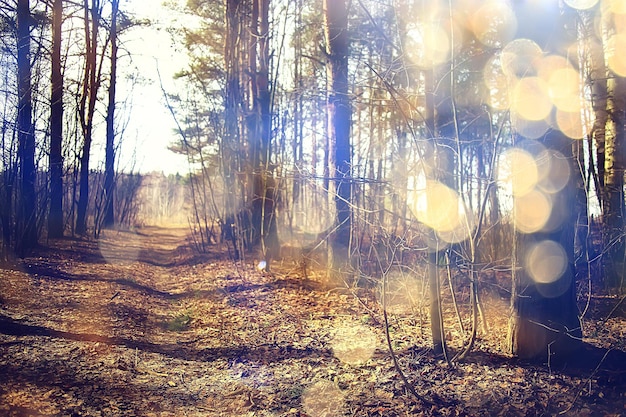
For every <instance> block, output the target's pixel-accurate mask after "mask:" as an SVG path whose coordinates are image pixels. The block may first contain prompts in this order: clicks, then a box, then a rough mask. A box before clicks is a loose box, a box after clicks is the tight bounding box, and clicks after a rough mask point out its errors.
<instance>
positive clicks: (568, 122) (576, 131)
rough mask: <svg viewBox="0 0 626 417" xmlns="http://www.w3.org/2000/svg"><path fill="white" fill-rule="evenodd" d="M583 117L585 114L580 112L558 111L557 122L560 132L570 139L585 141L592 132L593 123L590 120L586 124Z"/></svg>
mask: <svg viewBox="0 0 626 417" xmlns="http://www.w3.org/2000/svg"><path fill="white" fill-rule="evenodd" d="M583 117H584V115H583V112H582V111H580V110H579V111H576V112H569V111H563V110H561V109H558V110H557V111H556V116H555V120H556V124H557V126H558V127H559V130H560V131H561V132H563V134H564V135H565V136H567V137H568V138H571V139H584V138H585V137H586V136H587V134H588V133H589V132H590V131H591V128H592V126H593V121H592V120H589V121H587V122H586V123H585V121H584V120H583Z"/></svg>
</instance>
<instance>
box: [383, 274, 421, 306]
mask: <svg viewBox="0 0 626 417" xmlns="http://www.w3.org/2000/svg"><path fill="white" fill-rule="evenodd" d="M383 283H384V285H385V288H383V285H382V284H381V286H380V287H379V288H378V291H377V298H378V302H379V303H380V304H381V306H383V308H384V309H385V310H386V311H387V312H388V313H395V314H408V313H411V312H414V311H415V309H416V308H417V306H418V303H419V301H420V299H421V295H422V293H421V292H420V291H423V289H422V288H420V287H421V283H420V280H419V279H418V278H417V277H416V276H415V274H409V273H406V272H404V271H402V270H392V271H390V272H389V273H387V275H386V277H385V279H384V281H383Z"/></svg>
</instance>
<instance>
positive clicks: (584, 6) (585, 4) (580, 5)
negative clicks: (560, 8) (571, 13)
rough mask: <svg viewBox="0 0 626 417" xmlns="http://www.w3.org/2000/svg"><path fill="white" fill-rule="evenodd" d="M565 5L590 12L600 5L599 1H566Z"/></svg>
mask: <svg viewBox="0 0 626 417" xmlns="http://www.w3.org/2000/svg"><path fill="white" fill-rule="evenodd" d="M565 4H567V5H568V6H569V7H571V8H573V9H577V10H588V9H591V8H592V7H593V6H595V5H596V4H598V0H565Z"/></svg>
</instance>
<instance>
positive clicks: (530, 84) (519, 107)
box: [511, 77, 552, 120]
mask: <svg viewBox="0 0 626 417" xmlns="http://www.w3.org/2000/svg"><path fill="white" fill-rule="evenodd" d="M551 110H552V101H551V100H550V95H549V92H548V84H547V83H546V82H545V81H544V80H543V79H542V78H539V77H524V78H522V79H520V80H519V81H518V82H517V83H516V84H515V87H514V88H513V95H512V99H511V111H512V112H515V113H516V114H517V115H518V116H519V117H522V118H524V119H526V120H541V119H545V118H547V117H548V116H549V115H550V111H551Z"/></svg>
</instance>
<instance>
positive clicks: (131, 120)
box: [117, 0, 188, 175]
mask: <svg viewBox="0 0 626 417" xmlns="http://www.w3.org/2000/svg"><path fill="white" fill-rule="evenodd" d="M169 2H170V3H182V2H184V0H175V1H172V0H170V1H169ZM120 7H121V8H123V9H124V10H126V11H130V12H131V13H132V14H133V15H134V16H135V17H136V18H137V19H144V18H147V19H150V21H151V22H152V24H151V25H148V26H145V27H141V28H133V29H130V30H129V31H127V32H125V33H123V35H122V36H121V39H120V42H121V44H123V48H124V49H125V50H126V51H127V53H126V52H122V51H120V57H119V68H120V73H119V75H118V92H117V99H118V102H119V101H126V102H127V103H128V105H127V107H121V109H122V110H119V111H118V114H119V116H120V118H121V119H122V120H126V121H127V123H128V124H127V126H126V129H125V130H124V135H123V139H122V144H121V147H122V148H121V150H120V152H119V153H118V154H119V155H120V157H119V164H120V165H119V169H121V170H123V171H125V172H129V171H131V169H132V170H133V171H134V172H137V171H139V172H142V173H149V172H163V173H164V174H166V175H168V174H175V173H180V174H184V173H187V172H188V166H187V162H186V158H185V157H184V156H182V155H177V154H175V153H173V152H171V151H170V150H168V149H167V147H168V145H169V144H170V143H172V142H173V141H175V140H177V135H176V132H175V128H176V124H175V122H174V119H173V117H172V115H171V113H170V112H169V110H168V108H167V106H166V102H165V99H164V96H163V91H162V88H161V83H162V84H163V87H164V88H165V90H166V91H167V92H168V93H174V92H175V91H176V85H175V82H174V80H173V76H174V74H175V73H176V72H177V71H180V70H181V69H183V68H184V65H185V63H186V55H185V53H184V52H183V51H180V50H177V49H176V47H175V45H174V42H173V40H172V37H171V35H170V33H169V32H168V31H167V28H168V27H170V26H176V25H182V24H183V23H181V22H184V21H186V19H185V16H184V15H182V14H181V13H176V12H174V11H172V9H171V8H168V7H166V6H164V5H163V0H126V1H122V2H121V5H120ZM179 49H180V48H179ZM159 74H160V81H159ZM129 77H133V78H134V79H135V80H137V81H133V80H132V79H130V78H129ZM122 123H123V122H122Z"/></svg>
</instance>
